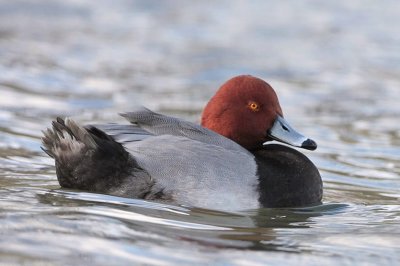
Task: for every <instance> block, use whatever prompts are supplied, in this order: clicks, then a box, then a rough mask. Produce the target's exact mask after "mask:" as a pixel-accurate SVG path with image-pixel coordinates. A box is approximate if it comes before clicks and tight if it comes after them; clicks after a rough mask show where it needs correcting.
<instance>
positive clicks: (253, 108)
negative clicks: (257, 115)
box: [247, 102, 260, 112]
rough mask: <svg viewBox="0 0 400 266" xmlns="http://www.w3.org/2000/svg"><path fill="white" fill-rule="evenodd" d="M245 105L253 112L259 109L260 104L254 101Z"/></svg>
mask: <svg viewBox="0 0 400 266" xmlns="http://www.w3.org/2000/svg"><path fill="white" fill-rule="evenodd" d="M247 107H248V108H249V109H250V110H251V111H253V112H258V111H260V105H259V104H258V103H256V102H249V103H248V104H247Z"/></svg>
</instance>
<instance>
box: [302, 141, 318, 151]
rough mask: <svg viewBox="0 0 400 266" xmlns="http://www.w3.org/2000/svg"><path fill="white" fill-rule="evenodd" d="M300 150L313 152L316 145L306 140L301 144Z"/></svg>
mask: <svg viewBox="0 0 400 266" xmlns="http://www.w3.org/2000/svg"><path fill="white" fill-rule="evenodd" d="M301 148H303V149H306V150H310V151H313V150H315V149H317V143H316V142H315V141H313V140H312V139H306V140H305V141H303V143H302V144H301Z"/></svg>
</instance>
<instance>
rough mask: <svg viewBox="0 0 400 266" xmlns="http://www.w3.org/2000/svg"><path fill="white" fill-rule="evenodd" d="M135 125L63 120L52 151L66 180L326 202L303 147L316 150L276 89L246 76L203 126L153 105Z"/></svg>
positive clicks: (124, 188) (187, 201) (218, 97)
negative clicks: (283, 105) (290, 121)
mask: <svg viewBox="0 0 400 266" xmlns="http://www.w3.org/2000/svg"><path fill="white" fill-rule="evenodd" d="M121 115H122V116H123V117H124V118H126V119H127V120H128V121H129V122H130V124H126V125H121V124H107V125H88V126H81V125H79V124H77V123H76V122H74V121H73V120H71V119H68V118H67V119H65V120H63V119H61V118H57V120H55V121H53V124H52V125H53V126H52V128H51V129H50V128H49V129H47V131H44V132H43V133H44V136H43V138H42V144H43V147H42V149H43V150H44V151H45V152H46V153H47V154H48V155H49V156H51V157H52V158H54V159H55V166H56V172H57V178H58V181H59V183H60V185H61V186H62V187H65V188H72V189H82V190H86V191H92V192H96V193H105V194H111V195H116V196H121V197H130V198H141V199H146V200H158V201H173V202H176V203H179V204H184V205H189V206H196V207H203V208H211V209H222V210H239V209H254V208H260V207H299V206H309V205H316V204H319V203H320V202H321V198H322V181H321V177H320V174H319V172H318V170H317V168H316V167H315V165H314V164H313V163H312V162H311V161H310V160H309V159H308V158H307V157H306V156H304V155H303V154H302V153H300V152H298V151H297V150H294V149H292V148H290V147H288V146H286V145H278V144H267V143H268V142H269V141H271V140H276V141H279V142H283V143H286V144H289V145H292V146H295V147H299V148H305V149H308V150H315V149H316V148H317V145H316V143H315V142H314V141H313V140H311V139H308V138H306V137H304V136H303V135H301V134H299V133H297V132H296V131H295V130H294V129H293V128H292V127H291V126H290V125H289V124H288V123H287V121H286V120H285V119H284V118H283V112H282V109H281V107H280V105H279V101H278V98H277V95H276V93H275V91H274V90H273V89H272V87H271V86H270V85H269V84H268V83H266V82H265V81H263V80H261V79H259V78H256V77H253V76H249V75H242V76H237V77H234V78H232V79H230V80H228V81H227V82H226V83H225V84H223V85H222V86H221V87H220V89H219V90H218V91H217V93H216V94H215V95H214V96H213V97H212V98H211V100H210V101H209V102H208V104H207V106H206V107H205V109H204V111H203V114H202V119H201V125H197V124H194V123H191V122H187V121H184V120H181V119H178V118H174V117H170V116H166V115H162V114H158V113H155V112H152V111H150V110H148V109H146V108H141V109H140V110H137V111H135V112H128V113H123V114H121Z"/></svg>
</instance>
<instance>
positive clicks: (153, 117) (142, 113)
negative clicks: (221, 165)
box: [121, 107, 249, 153]
mask: <svg viewBox="0 0 400 266" xmlns="http://www.w3.org/2000/svg"><path fill="white" fill-rule="evenodd" d="M121 115H122V116H123V117H125V118H126V119H127V120H128V121H129V122H131V123H132V124H133V125H136V126H138V127H139V128H141V129H142V130H144V131H145V132H149V133H150V134H153V135H157V136H160V135H173V136H182V137H186V138H189V139H192V140H197V141H200V142H203V143H208V144H214V145H217V146H220V147H224V148H225V149H228V150H232V151H241V152H247V153H249V152H248V151H247V150H246V149H244V148H243V147H242V146H240V145H239V144H237V143H236V142H234V141H232V140H230V139H228V138H226V137H224V136H221V135H220V134H218V133H215V132H214V131H211V130H209V129H207V128H204V127H202V126H200V125H197V124H194V123H191V122H188V121H185V120H182V119H179V118H176V117H171V116H166V115H162V114H158V113H155V112H153V111H150V110H149V109H147V108H144V107H142V108H141V109H139V110H138V111H135V112H129V113H124V114H121Z"/></svg>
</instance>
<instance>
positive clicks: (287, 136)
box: [268, 116, 317, 150]
mask: <svg viewBox="0 0 400 266" xmlns="http://www.w3.org/2000/svg"><path fill="white" fill-rule="evenodd" d="M268 136H269V137H270V138H272V139H274V140H276V141H280V142H283V143H286V144H289V145H292V146H295V147H299V148H303V149H307V150H315V149H316V148H317V143H316V142H315V141H313V140H312V139H309V138H306V137H305V136H303V135H301V134H300V133H298V132H297V131H296V130H294V129H293V128H292V127H291V126H290V125H289V123H288V122H287V121H286V120H285V119H284V118H283V117H281V116H278V117H277V118H276V120H275V122H274V124H273V126H272V128H271V129H270V130H269V131H268Z"/></svg>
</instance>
